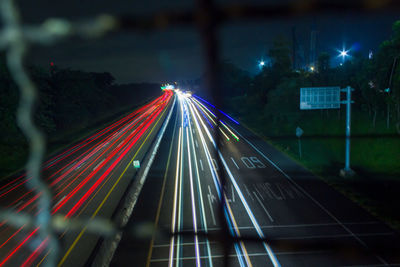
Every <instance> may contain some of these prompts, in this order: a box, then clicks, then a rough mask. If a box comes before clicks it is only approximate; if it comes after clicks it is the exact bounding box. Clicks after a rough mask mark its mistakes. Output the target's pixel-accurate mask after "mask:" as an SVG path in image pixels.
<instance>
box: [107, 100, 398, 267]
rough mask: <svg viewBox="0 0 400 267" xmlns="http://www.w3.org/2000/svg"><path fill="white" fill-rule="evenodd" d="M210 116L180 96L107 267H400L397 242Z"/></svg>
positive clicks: (251, 138) (201, 104)
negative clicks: (397, 266) (226, 265)
mask: <svg viewBox="0 0 400 267" xmlns="http://www.w3.org/2000/svg"><path fill="white" fill-rule="evenodd" d="M215 112H217V111H216V110H215V108H214V107H213V106H212V105H210V104H208V103H207V102H205V101H203V100H202V99H200V98H197V97H191V96H189V95H184V94H179V95H178V101H177V102H176V105H175V107H174V109H173V114H172V118H171V120H170V122H169V125H168V127H167V130H166V132H165V135H164V137H163V140H162V143H161V145H160V148H159V151H158V153H157V156H156V160H155V161H154V163H153V165H152V168H151V169H150V172H149V174H148V177H147V181H146V184H145V185H144V187H143V190H142V192H141V194H140V196H139V199H138V201H137V204H136V206H135V209H134V210H133V215H132V217H131V219H130V221H129V223H128V226H127V228H126V230H125V232H124V235H123V237H122V240H121V242H120V243H119V246H118V249H117V250H116V252H115V254H114V257H113V260H112V262H111V265H112V266H223V265H224V264H228V266H389V265H399V264H400V253H399V251H400V245H399V244H400V238H399V234H398V233H396V232H395V231H394V230H392V229H391V228H389V227H388V226H387V225H385V224H384V223H382V222H380V221H378V220H377V219H376V218H374V217H373V216H371V215H369V214H368V213H367V212H366V211H364V210H363V209H362V208H360V207H359V206H357V205H356V204H354V203H353V202H352V201H350V200H348V199H347V198H345V197H344V196H343V195H341V194H340V193H338V192H337V191H335V190H334V189H332V188H331V187H330V186H328V185H327V184H326V183H324V182H322V181H321V180H320V179H319V178H317V177H315V176H314V175H312V174H311V173H310V172H308V171H307V170H305V169H304V168H302V167H301V166H299V165H298V164H296V163H295V162H293V161H292V160H291V159H289V158H288V157H286V156H285V155H283V154H282V153H281V152H279V151H277V150H276V149H274V148H273V147H272V146H270V145H269V144H267V143H265V142H264V141H263V140H261V139H260V138H259V137H257V136H256V135H254V134H253V133H252V132H250V131H249V130H248V129H246V128H245V127H242V126H241V125H240V124H238V123H237V122H236V121H234V120H233V119H232V120H231V118H230V117H227V116H226V115H222V116H221V118H223V119H221V122H220V127H219V128H217V119H216V117H215ZM217 133H218V136H219V137H218V136H217V137H216V134H217ZM216 138H218V141H219V142H218V143H219V144H217V142H216V140H217V139H216ZM217 145H219V147H220V150H219V152H216V151H217V150H216V146H217ZM222 204H223V205H222Z"/></svg>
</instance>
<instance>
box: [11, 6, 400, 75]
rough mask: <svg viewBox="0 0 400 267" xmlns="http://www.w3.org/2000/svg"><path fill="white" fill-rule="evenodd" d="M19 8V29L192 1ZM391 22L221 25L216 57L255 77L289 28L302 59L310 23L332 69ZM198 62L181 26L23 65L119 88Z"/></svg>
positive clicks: (85, 45) (196, 66)
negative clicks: (94, 74)
mask: <svg viewBox="0 0 400 267" xmlns="http://www.w3.org/2000/svg"><path fill="white" fill-rule="evenodd" d="M220 2H221V3H224V2H228V1H220ZM230 2H232V1H230ZM234 2H236V3H240V2H241V1H234ZM252 2H254V3H255V4H258V3H263V2H265V1H261V0H257V1H254V0H253V1H252ZM280 2H283V1H280ZM288 2H289V1H288ZM93 3H95V4H93ZM242 3H243V2H242ZM246 3H249V2H248V1H246ZM19 5H20V8H21V9H22V17H23V19H24V21H25V22H27V23H39V22H41V21H43V20H44V19H46V18H48V17H63V18H70V19H82V18H87V17H90V16H95V15H97V14H104V13H108V14H133V15H135V14H142V15H143V14H149V13H152V12H154V11H158V10H170V9H183V10H187V9H190V8H192V7H194V6H195V1H185V0H170V1H161V0H147V1H132V0H118V1H109V0H96V1H89V0H57V1H51V0H35V1H32V0H23V1H19ZM397 19H400V16H398V15H396V14H395V13H388V12H386V13H380V14H373V15H371V14H369V15H365V14H354V13H344V14H339V13H334V14H324V15H318V16H315V17H293V18H286V19H273V20H269V21H253V22H249V21H245V22H242V23H237V22H236V23H233V24H225V25H224V26H223V27H222V28H221V29H220V41H221V53H222V57H223V58H224V59H228V60H230V61H232V62H233V63H235V64H237V65H238V66H239V67H241V68H243V69H245V70H247V71H249V72H250V73H252V74H255V73H257V62H258V60H260V59H261V58H263V57H264V58H265V57H266V55H267V52H268V48H269V47H270V45H271V43H272V41H273V39H274V37H276V36H278V35H283V36H287V39H288V40H289V41H291V39H290V38H291V29H292V27H293V26H296V30H297V38H298V43H299V44H300V45H301V46H303V48H304V50H305V53H306V54H307V52H308V50H309V46H310V44H309V39H310V30H311V28H312V25H313V21H316V29H317V30H318V32H319V33H318V50H319V51H320V52H322V51H326V52H328V53H330V54H331V55H332V58H333V61H332V64H337V63H338V61H337V59H336V55H337V52H336V51H337V49H341V48H342V47H343V45H345V47H346V48H352V49H353V51H354V50H360V52H362V53H364V54H365V55H366V56H367V55H368V51H369V50H370V49H372V50H375V51H376V49H377V47H378V46H379V44H380V43H381V42H382V41H383V40H386V39H388V38H389V37H390V34H391V26H392V24H393V22H394V21H396V20H397ZM202 58H203V56H202V48H201V45H200V39H199V35H198V33H197V32H196V31H195V29H192V28H190V27H179V28H174V29H167V30H164V31H156V32H153V33H139V32H132V33H126V32H125V33H118V34H112V35H109V36H107V37H105V38H102V39H99V40H89V41H86V40H80V39H76V38H75V39H71V40H68V41H64V42H62V43H59V44H57V45H55V46H51V47H33V49H32V50H31V53H30V55H29V57H28V61H29V63H31V64H35V65H41V66H45V67H47V66H49V64H50V62H54V63H55V64H56V65H58V66H60V67H69V68H72V69H81V70H86V71H98V72H103V71H108V72H111V73H112V74H113V75H114V77H116V79H117V82H119V83H128V82H162V81H171V80H186V79H196V78H198V77H199V76H200V75H201V74H202V72H203V59H202Z"/></svg>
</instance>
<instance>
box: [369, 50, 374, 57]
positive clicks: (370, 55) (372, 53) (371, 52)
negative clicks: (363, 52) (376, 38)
mask: <svg viewBox="0 0 400 267" xmlns="http://www.w3.org/2000/svg"><path fill="white" fill-rule="evenodd" d="M368 58H369V59H373V58H374V52H373V51H372V50H369V54H368Z"/></svg>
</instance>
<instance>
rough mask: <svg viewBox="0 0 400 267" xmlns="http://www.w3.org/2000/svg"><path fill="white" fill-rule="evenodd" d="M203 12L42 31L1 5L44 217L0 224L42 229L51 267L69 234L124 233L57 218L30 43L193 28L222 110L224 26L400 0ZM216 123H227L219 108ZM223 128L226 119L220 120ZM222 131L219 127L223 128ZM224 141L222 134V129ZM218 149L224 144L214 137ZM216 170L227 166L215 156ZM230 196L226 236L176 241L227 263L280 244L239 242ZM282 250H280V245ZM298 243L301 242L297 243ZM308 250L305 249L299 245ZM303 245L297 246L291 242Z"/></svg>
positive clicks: (201, 3)
mask: <svg viewBox="0 0 400 267" xmlns="http://www.w3.org/2000/svg"><path fill="white" fill-rule="evenodd" d="M196 1H197V8H196V9H194V10H191V11H179V10H178V11H176V10H174V11H165V12H158V13H154V14H150V15H146V16H131V15H126V16H125V15H122V16H114V15H100V16H98V17H95V18H92V19H85V20H83V21H77V22H74V21H69V20H65V19H54V18H51V19H47V20H46V21H44V22H43V23H42V24H39V25H25V24H23V23H22V20H21V18H20V14H19V12H18V8H17V5H16V1H14V0H0V14H1V17H2V29H1V32H0V49H2V50H5V51H6V57H7V65H8V68H9V71H10V73H11V75H12V78H13V79H14V81H15V83H16V84H17V85H18V88H19V91H20V102H19V107H18V110H17V123H18V125H19V127H20V128H21V130H22V132H23V133H24V135H25V137H26V139H27V140H28V143H29V158H28V161H27V164H26V172H27V175H26V177H30V178H31V179H28V182H27V186H28V187H29V189H31V190H33V191H36V192H38V193H40V198H39V204H38V205H39V206H38V210H39V214H38V215H37V216H31V215H28V214H24V213H14V212H13V211H12V210H5V209H2V210H1V211H0V220H5V219H7V220H8V223H9V224H13V225H15V226H22V225H27V226H28V227H30V228H31V229H38V233H39V235H38V239H39V240H40V241H43V240H48V245H49V247H51V253H50V255H49V256H48V257H47V260H46V265H47V266H56V265H57V262H58V259H59V251H60V249H61V247H60V244H59V242H58V233H59V232H60V231H62V230H65V229H67V228H68V229H83V228H86V229H87V230H88V231H91V232H93V233H97V234H99V235H103V236H110V235H113V234H114V233H115V232H116V231H117V230H118V229H116V227H114V226H113V225H112V223H111V222H109V221H104V220H101V219H91V220H81V219H64V217H63V216H57V215H55V216H52V215H51V199H52V193H51V191H50V189H49V187H48V186H47V185H46V183H45V181H44V180H43V179H42V176H41V166H42V161H43V157H44V155H45V149H46V140H45V138H44V136H43V134H42V133H41V131H40V130H39V128H38V126H37V125H35V123H34V120H33V117H34V105H35V103H36V102H37V97H38V89H37V88H36V86H35V84H34V83H33V82H32V80H31V79H30V77H29V73H28V70H27V68H26V67H25V66H24V57H25V55H26V53H27V52H28V48H29V45H30V44H33V43H34V44H41V45H52V44H55V43H56V42H61V41H63V40H66V39H68V38H69V37H72V36H78V37H80V38H82V39H90V38H101V37H103V36H104V35H106V34H109V33H112V32H120V31H157V30H164V29H166V28H172V27H177V26H190V27H194V28H196V29H197V30H198V31H199V33H200V35H201V39H202V46H203V49H204V59H205V68H206V69H205V73H206V74H207V77H206V80H207V89H208V91H209V92H210V93H211V96H212V97H213V101H214V103H215V104H216V106H217V107H218V106H221V105H220V104H221V103H222V95H221V94H220V92H219V88H221V87H220V76H219V74H220V69H219V64H218V62H219V61H220V51H219V42H218V29H219V27H220V26H221V25H223V23H226V22H232V21H245V20H256V19H258V20H260V19H263V20H271V19H274V18H285V17H293V16H306V15H317V14H323V13H327V12H338V13H340V12H362V13H375V12H379V11H384V10H390V11H395V10H400V1H397V0H360V1H314V0H305V1H292V2H291V3H287V4H267V3H266V4H264V5H250V4H234V5H223V6H221V5H218V4H217V3H215V1H213V0H196ZM217 117H221V116H220V114H219V111H218V109H217ZM217 122H218V123H219V120H218V119H217ZM217 127H218V126H217ZM215 134H216V135H218V134H219V131H215ZM215 140H216V142H217V148H218V147H219V138H218V136H215ZM215 153H216V157H215V158H216V159H217V161H218V162H217V164H218V165H219V166H222V164H221V162H220V159H219V157H218V149H217V151H215ZM218 172H219V176H220V178H221V188H220V189H221V190H224V185H225V182H226V180H225V174H224V172H223V171H222V170H221V169H219V170H218ZM224 205H225V203H224V198H222V202H221V203H220V209H219V210H220V214H219V217H220V221H221V222H222V223H224V225H223V227H222V229H223V230H222V231H220V234H219V235H217V236H211V235H210V234H208V233H204V232H203V233H201V232H200V233H199V232H197V233H190V232H187V231H185V232H184V233H179V232H178V233H169V234H170V235H171V236H172V235H190V234H191V235H194V234H197V235H199V236H207V238H209V239H210V240H215V239H217V240H219V242H221V243H223V245H224V256H225V257H224V265H225V266H227V265H228V255H229V251H230V248H231V246H232V245H233V243H235V242H240V241H246V240H247V241H256V242H260V241H268V242H269V243H271V242H272V243H273V241H270V240H267V239H264V240H263V239H261V238H252V237H246V236H241V237H240V238H236V237H234V236H232V235H231V233H230V232H229V229H228V226H227V224H226V220H225V217H224ZM275 245H277V244H275ZM297 245H299V244H297ZM299 246H303V245H301V244H300V245H299ZM292 247H296V244H292Z"/></svg>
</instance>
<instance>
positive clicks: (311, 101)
mask: <svg viewBox="0 0 400 267" xmlns="http://www.w3.org/2000/svg"><path fill="white" fill-rule="evenodd" d="M335 108H340V87H338V86H336V87H308V88H300V109H302V110H308V109H335Z"/></svg>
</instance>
